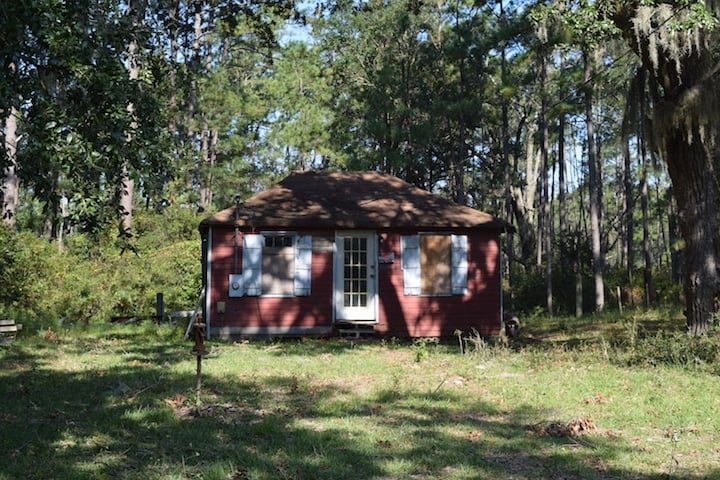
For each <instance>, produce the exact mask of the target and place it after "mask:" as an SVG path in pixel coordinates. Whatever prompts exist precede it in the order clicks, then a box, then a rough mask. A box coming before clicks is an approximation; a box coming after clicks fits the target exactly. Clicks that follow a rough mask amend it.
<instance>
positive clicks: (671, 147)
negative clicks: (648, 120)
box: [603, 1, 720, 335]
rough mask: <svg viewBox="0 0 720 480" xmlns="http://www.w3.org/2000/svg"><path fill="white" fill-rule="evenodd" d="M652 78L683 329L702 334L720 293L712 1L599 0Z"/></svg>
mask: <svg viewBox="0 0 720 480" xmlns="http://www.w3.org/2000/svg"><path fill="white" fill-rule="evenodd" d="M603 3H604V5H603V6H604V8H606V9H607V10H606V12H607V14H608V16H609V18H612V20H613V21H614V23H615V25H616V26H617V27H618V28H619V30H620V31H621V32H622V34H623V36H624V38H625V39H626V41H627V42H628V44H629V45H630V46H631V48H632V49H633V50H634V51H635V52H636V53H637V55H638V56H639V58H640V60H641V62H642V64H643V67H644V68H645V69H646V71H647V72H648V74H649V75H650V77H651V78H652V79H653V80H654V82H655V84H656V86H657V88H655V89H653V94H654V97H655V99H654V100H655V105H656V108H655V110H654V116H653V129H654V131H655V133H656V138H655V148H656V149H657V150H658V151H659V152H660V155H661V156H662V158H663V159H664V160H665V162H666V163H667V166H668V172H669V174H670V178H671V180H672V183H673V192H674V195H675V199H676V201H677V207H678V220H679V224H680V230H681V232H682V236H683V239H684V240H685V256H686V258H685V268H686V271H685V285H684V291H685V314H686V317H687V325H688V330H689V333H690V334H692V335H701V334H703V333H705V332H707V330H708V328H709V326H710V325H711V323H712V318H713V315H714V314H715V313H716V311H717V307H716V305H717V301H716V300H717V298H718V296H719V294H720V271H719V269H720V235H718V231H719V230H718V227H720V222H719V221H718V216H717V211H718V202H719V201H720V188H719V186H718V174H717V167H718V161H719V160H720V153H719V152H720V151H719V150H718V145H717V140H718V139H717V129H718V121H719V120H720V114H719V113H718V112H720V92H718V90H717V88H716V85H717V82H718V80H719V77H720V67H719V66H718V65H720V63H719V61H720V50H719V49H718V47H717V45H718V44H719V42H718V40H720V32H719V31H718V30H717V25H718V17H717V16H718V8H719V7H720V5H719V4H718V2H716V1H709V2H699V1H697V2H696V1H673V2H669V1H668V2H655V1H653V2H647V1H643V2H640V1H633V2H615V1H607V2H603Z"/></svg>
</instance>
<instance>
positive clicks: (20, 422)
mask: <svg viewBox="0 0 720 480" xmlns="http://www.w3.org/2000/svg"><path fill="white" fill-rule="evenodd" d="M665 319H666V320H668V321H674V320H672V319H671V316H667V317H664V320H663V321H660V320H658V318H654V317H652V316H635V317H632V316H629V317H628V318H627V319H624V320H613V319H611V318H595V319H580V320H575V319H569V318H566V319H543V318H537V319H530V320H528V321H526V322H525V324H526V330H525V332H524V335H523V338H522V339H521V340H520V341H519V342H517V343H515V344H513V345H511V346H510V347H502V346H494V347H487V348H485V349H483V350H475V349H471V350H473V351H472V352H471V353H466V354H464V355H461V354H460V352H459V347H458V344H457V339H450V340H449V341H448V342H447V343H440V344H436V343H434V342H424V343H422V345H421V344H419V343H415V344H413V343H410V342H407V343H404V342H394V341H385V342H371V343H364V344H360V345H352V344H350V343H348V342H346V341H343V340H306V341H297V340H295V341H281V342H280V341H279V342H249V343H248V342H245V343H235V344H230V343H215V342H211V346H212V350H211V353H210V355H209V356H208V357H206V358H205V359H204V360H203V364H202V366H203V378H202V380H203V388H202V390H201V395H200V399H201V403H200V404H199V405H198V404H196V395H195V393H196V392H195V367H196V361H195V357H194V356H193V355H192V354H191V351H190V350H191V345H190V344H189V343H183V342H182V341H181V340H180V336H181V335H182V333H183V332H182V331H180V330H179V329H178V330H171V329H169V328H164V327H163V328H160V327H155V326H153V325H147V326H139V327H138V326H131V327H98V328H94V329H91V330H88V331H84V332H81V331H78V330H76V331H62V332H40V333H38V334H37V335H30V334H29V332H25V333H26V336H25V337H24V338H20V339H19V340H18V341H16V342H15V343H14V344H11V345H6V346H2V347H0V398H1V399H2V410H1V411H0V452H2V455H3V456H4V458H3V460H2V461H0V479H2V480H5V479H27V478H34V479H98V478H99V479H102V478H107V479H149V478H152V479H195V478H197V479H232V480H239V479H340V478H342V479H410V478H428V479H429V478H441V479H548V480H549V479H558V478H564V479H621V478H628V479H642V480H650V479H686V478H707V479H711V478H720V385H719V382H718V375H717V370H716V369H715V367H714V366H713V365H711V364H710V363H708V362H707V361H704V362H695V363H693V364H672V363H667V362H666V363H663V362H659V363H658V362H654V366H652V365H653V362H639V361H636V360H637V359H638V352H645V351H646V350H643V348H644V347H643V345H644V343H643V342H644V341H645V339H651V338H655V337H653V335H655V332H656V331H657V330H658V328H660V327H663V328H665V329H667V328H669V327H668V325H673V323H670V324H668V323H667V322H665ZM628 332H630V333H628ZM666 340H667V341H675V339H674V338H669V339H666ZM419 351H421V352H422V354H418V352H419ZM683 358H684V357H683ZM583 429H584V430H583Z"/></svg>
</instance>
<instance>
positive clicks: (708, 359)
mask: <svg viewBox="0 0 720 480" xmlns="http://www.w3.org/2000/svg"><path fill="white" fill-rule="evenodd" d="M631 339H632V341H628V350H627V352H626V353H625V354H626V355H627V362H628V364H630V365H646V366H653V367H656V366H659V365H666V366H673V367H680V368H686V369H690V370H699V371H706V372H709V373H713V374H715V375H720V335H718V334H717V332H713V333H710V334H708V335H706V336H702V337H692V336H690V335H688V334H686V333H683V332H667V331H664V330H661V331H658V332H657V333H655V334H654V335H650V336H647V337H644V338H634V337H633V336H628V340H631ZM621 358H622V356H621Z"/></svg>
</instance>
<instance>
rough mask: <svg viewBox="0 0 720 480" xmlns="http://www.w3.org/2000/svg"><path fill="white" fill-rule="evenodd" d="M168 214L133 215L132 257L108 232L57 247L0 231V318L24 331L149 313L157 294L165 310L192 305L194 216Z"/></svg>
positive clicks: (196, 273)
mask: <svg viewBox="0 0 720 480" xmlns="http://www.w3.org/2000/svg"><path fill="white" fill-rule="evenodd" d="M171 214H172V218H170V219H167V218H166V217H164V216H163V215H161V214H153V213H147V212H145V213H143V214H141V215H138V218H139V221H138V230H137V231H142V232H143V236H142V237H135V238H133V239H132V241H133V243H134V247H135V252H132V251H130V250H125V251H124V252H123V251H122V250H121V248H122V245H120V244H119V243H118V242H117V241H116V232H115V231H114V228H113V227H108V230H107V231H105V232H102V233H101V234H100V235H98V236H96V237H94V238H91V237H89V236H87V235H83V234H77V233H75V234H72V235H68V236H67V237H66V242H65V245H64V249H60V248H58V244H57V243H53V242H50V241H48V240H46V239H41V238H38V237H37V236H35V235H34V234H33V233H31V232H27V231H25V232H15V231H12V230H9V229H7V228H5V227H3V226H0V316H7V317H11V318H14V319H16V320H18V321H22V322H23V323H24V324H25V328H24V331H30V332H32V331H34V330H35V331H36V330H42V329H45V328H48V327H55V326H57V325H59V324H62V323H67V324H77V323H81V324H89V323H93V322H94V323H100V322H106V321H108V320H109V319H110V317H112V316H114V315H154V314H155V307H156V295H157V293H163V295H164V300H165V305H166V308H167V309H168V310H188V309H192V308H194V307H195V304H196V302H197V298H198V295H199V293H200V288H201V281H202V270H201V263H200V258H201V252H200V238H199V235H198V234H197V217H196V215H195V214H193V213H184V212H176V211H173V212H171ZM168 226H170V227H171V232H172V234H168V232H167V231H166V230H165V228H166V227H168ZM191 234H193V235H191Z"/></svg>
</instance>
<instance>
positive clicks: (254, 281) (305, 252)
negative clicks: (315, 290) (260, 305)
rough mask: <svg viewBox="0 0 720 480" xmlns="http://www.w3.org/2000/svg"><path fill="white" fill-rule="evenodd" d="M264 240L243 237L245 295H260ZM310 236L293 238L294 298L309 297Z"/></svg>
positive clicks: (248, 235)
mask: <svg viewBox="0 0 720 480" xmlns="http://www.w3.org/2000/svg"><path fill="white" fill-rule="evenodd" d="M264 242H265V238H264V236H263V235H259V234H249V233H248V234H244V235H243V273H242V279H243V282H242V283H243V285H244V287H245V295H248V296H258V295H261V294H262V252H263V244H264ZM311 267H312V236H311V235H297V236H296V237H295V272H294V290H295V295H296V296H308V295H310V284H311Z"/></svg>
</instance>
